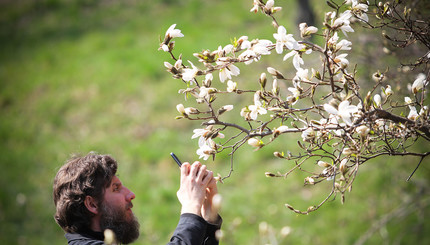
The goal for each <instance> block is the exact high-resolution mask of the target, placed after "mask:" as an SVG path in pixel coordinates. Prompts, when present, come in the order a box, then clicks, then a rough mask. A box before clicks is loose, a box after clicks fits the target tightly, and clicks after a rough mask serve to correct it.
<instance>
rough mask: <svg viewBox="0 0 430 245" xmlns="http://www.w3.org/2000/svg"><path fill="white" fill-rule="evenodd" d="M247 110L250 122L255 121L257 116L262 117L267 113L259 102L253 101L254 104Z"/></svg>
mask: <svg viewBox="0 0 430 245" xmlns="http://www.w3.org/2000/svg"><path fill="white" fill-rule="evenodd" d="M248 108H249V110H250V114H249V116H250V118H251V119H252V120H257V116H258V115H263V114H266V113H267V110H266V109H264V108H263V107H262V104H261V102H260V101H254V104H253V105H250V106H249V107H248Z"/></svg>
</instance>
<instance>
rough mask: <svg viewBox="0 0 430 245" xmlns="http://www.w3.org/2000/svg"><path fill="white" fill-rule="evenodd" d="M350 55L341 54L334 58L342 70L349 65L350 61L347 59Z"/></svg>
mask: <svg viewBox="0 0 430 245" xmlns="http://www.w3.org/2000/svg"><path fill="white" fill-rule="evenodd" d="M346 56H348V54H339V55H337V56H336V57H335V58H334V62H336V64H338V65H339V66H340V68H342V69H344V68H346V67H347V66H348V65H349V61H348V60H347V59H346Z"/></svg>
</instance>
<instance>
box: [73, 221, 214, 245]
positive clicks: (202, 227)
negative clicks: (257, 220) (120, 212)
mask: <svg viewBox="0 0 430 245" xmlns="http://www.w3.org/2000/svg"><path fill="white" fill-rule="evenodd" d="M221 223H222V219H221V217H219V220H218V222H217V224H209V223H208V222H206V221H205V220H204V219H203V218H202V217H200V216H198V215H195V214H182V215H181V217H180V219H179V223H178V226H177V227H176V230H175V232H174V233H173V236H172V238H171V239H170V242H169V243H168V245H217V244H218V241H217V240H216V238H215V232H216V231H217V230H219V229H220V228H221ZM65 237H66V238H67V242H68V244H69V245H101V244H104V243H103V240H104V236H103V233H102V232H94V231H90V232H87V233H81V234H78V233H67V234H66V235H65Z"/></svg>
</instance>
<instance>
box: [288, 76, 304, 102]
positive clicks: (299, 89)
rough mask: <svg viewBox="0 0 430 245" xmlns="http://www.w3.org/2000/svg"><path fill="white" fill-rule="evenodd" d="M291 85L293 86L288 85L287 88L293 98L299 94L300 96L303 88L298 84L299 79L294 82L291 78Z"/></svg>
mask: <svg viewBox="0 0 430 245" xmlns="http://www.w3.org/2000/svg"><path fill="white" fill-rule="evenodd" d="M293 86H294V87H289V88H288V90H289V91H290V92H291V93H292V94H293V96H294V97H295V98H297V97H299V96H300V94H301V93H302V91H303V88H302V87H301V86H300V81H297V82H295V81H294V80H293Z"/></svg>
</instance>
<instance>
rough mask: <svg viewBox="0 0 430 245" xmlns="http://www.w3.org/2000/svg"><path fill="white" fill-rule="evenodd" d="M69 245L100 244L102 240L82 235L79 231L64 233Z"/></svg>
mask: <svg viewBox="0 0 430 245" xmlns="http://www.w3.org/2000/svg"><path fill="white" fill-rule="evenodd" d="M64 236H65V237H66V239H67V243H68V244H69V245H102V244H104V242H103V241H102V240H97V239H96V238H94V237H91V236H88V235H83V234H79V233H66V235H64Z"/></svg>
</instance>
